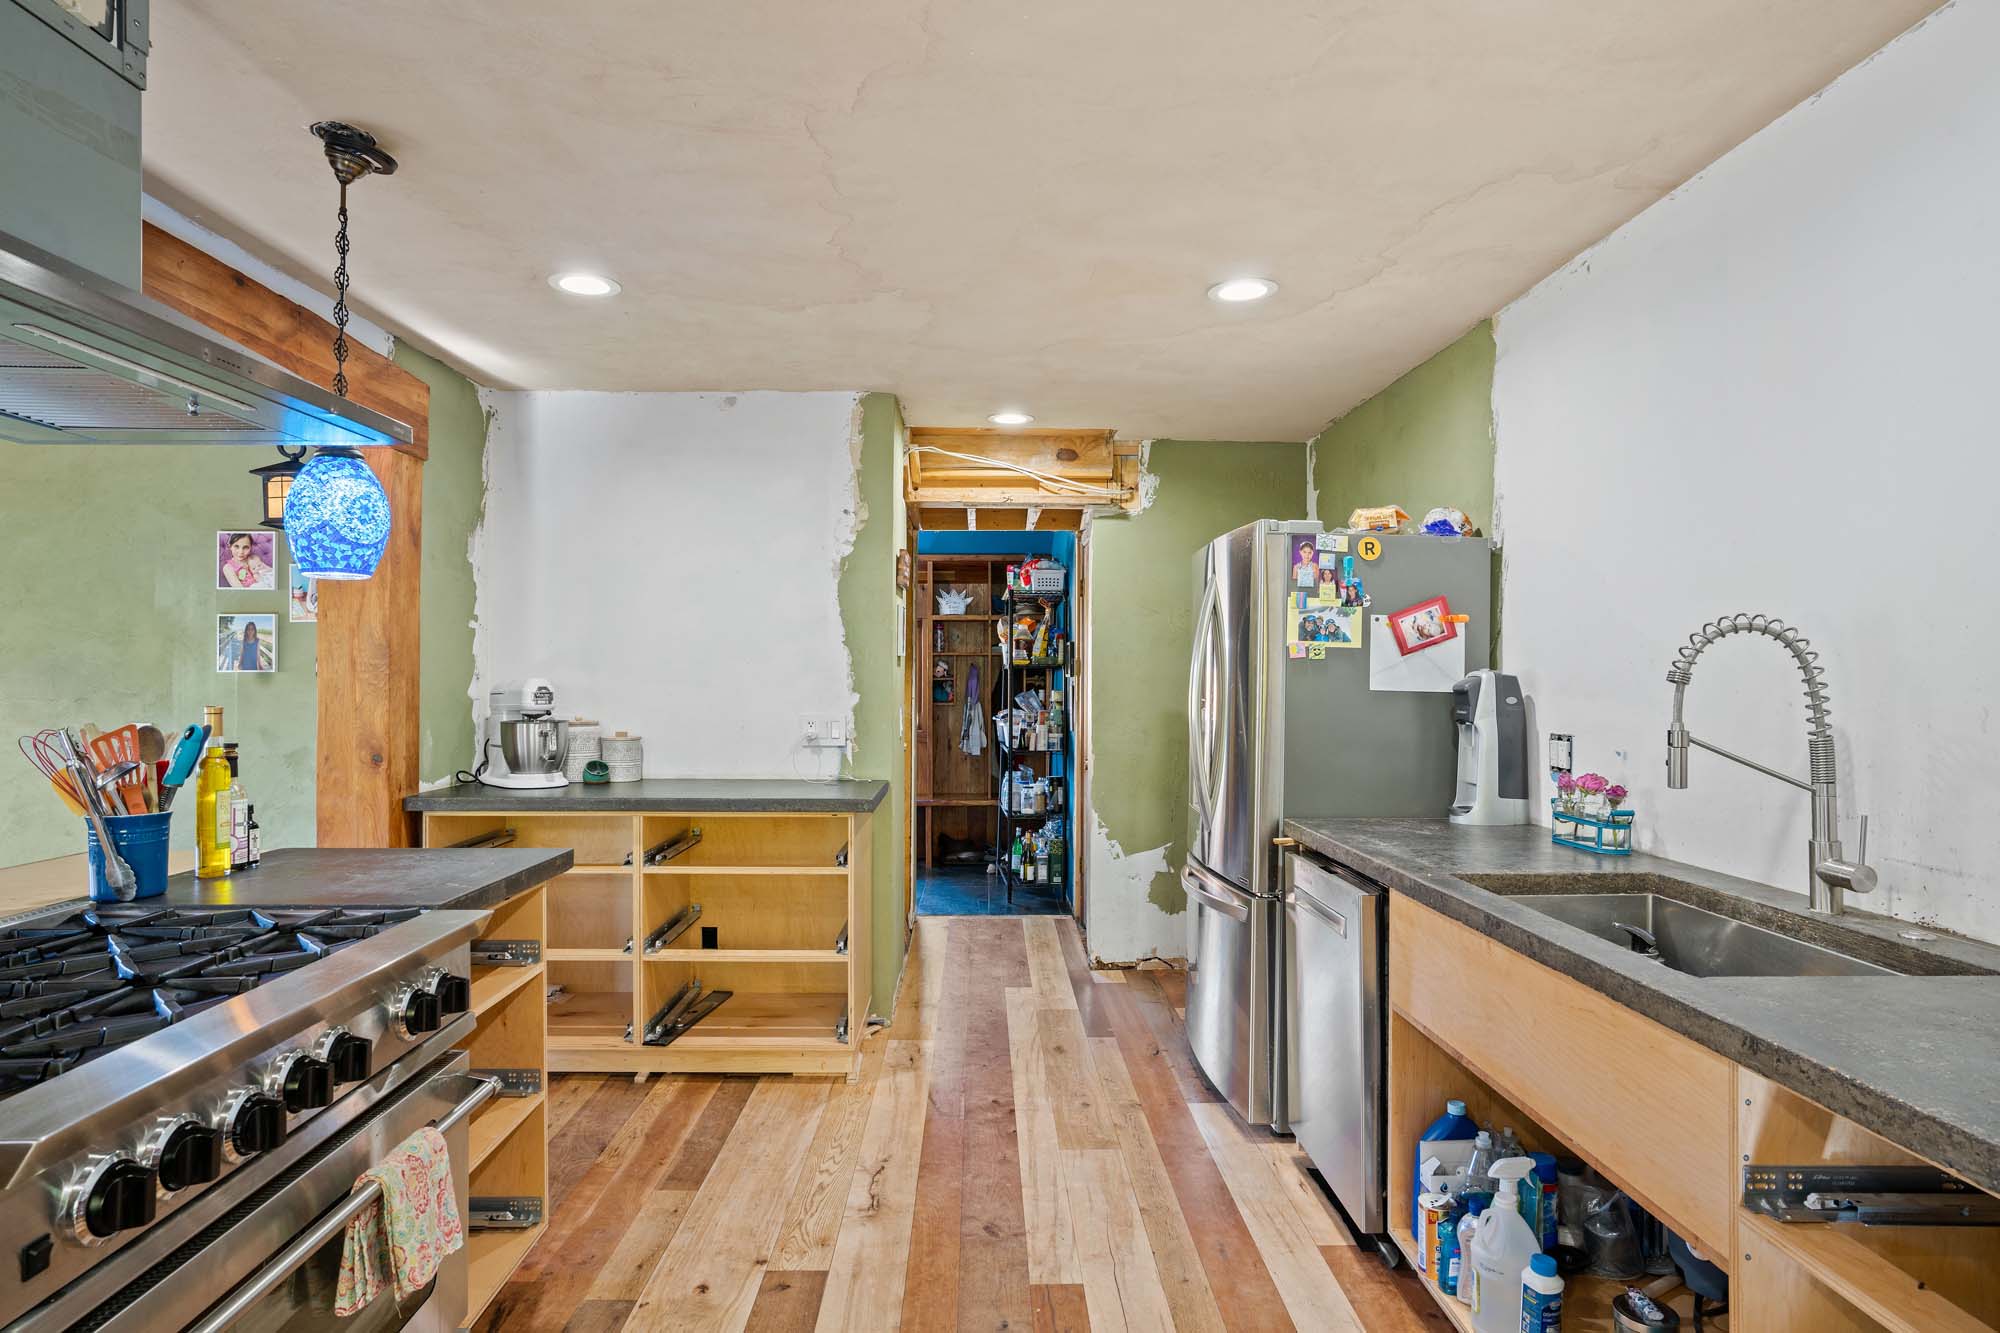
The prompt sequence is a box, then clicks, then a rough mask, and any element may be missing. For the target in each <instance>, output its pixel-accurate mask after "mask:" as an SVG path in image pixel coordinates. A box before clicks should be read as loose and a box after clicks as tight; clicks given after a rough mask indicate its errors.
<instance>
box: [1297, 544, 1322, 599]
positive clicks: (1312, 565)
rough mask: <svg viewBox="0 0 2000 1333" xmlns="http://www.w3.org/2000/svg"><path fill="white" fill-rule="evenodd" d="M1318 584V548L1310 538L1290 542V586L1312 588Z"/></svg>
mask: <svg viewBox="0 0 2000 1333" xmlns="http://www.w3.org/2000/svg"><path fill="white" fill-rule="evenodd" d="M1318 583H1319V547H1318V546H1316V545H1315V544H1314V543H1313V539H1312V538H1310V537H1300V538H1298V539H1296V540H1295V541H1293V542H1292V586H1293V587H1295V588H1312V587H1314V586H1316V585H1317V584H1318Z"/></svg>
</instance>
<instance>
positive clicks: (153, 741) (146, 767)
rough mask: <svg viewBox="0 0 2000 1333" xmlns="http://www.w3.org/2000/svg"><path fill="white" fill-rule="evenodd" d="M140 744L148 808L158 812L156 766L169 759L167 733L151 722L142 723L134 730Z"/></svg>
mask: <svg viewBox="0 0 2000 1333" xmlns="http://www.w3.org/2000/svg"><path fill="white" fill-rule="evenodd" d="M133 733H134V735H136V736H137V738H138V742H139V763H140V764H141V765H142V766H143V767H142V768H141V769H140V773H139V776H140V778H141V780H142V782H143V784H144V787H145V792H146V808H147V809H148V810H153V811H157V810H158V809H159V808H160V773H159V769H158V768H156V767H155V765H157V764H159V763H160V762H161V761H163V760H164V759H166V757H167V733H166V732H164V731H161V730H160V729H159V728H158V727H156V726H154V725H153V724H152V723H150V722H141V723H139V724H138V725H137V726H136V727H134V728H133Z"/></svg>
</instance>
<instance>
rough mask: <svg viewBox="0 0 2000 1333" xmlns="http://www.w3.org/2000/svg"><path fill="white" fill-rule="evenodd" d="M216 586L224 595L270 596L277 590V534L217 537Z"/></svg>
mask: <svg viewBox="0 0 2000 1333" xmlns="http://www.w3.org/2000/svg"><path fill="white" fill-rule="evenodd" d="M215 586H216V588H217V590H219V591H223V592H271V591H273V590H274V589H276V588H277V586H278V534H277V533H275V532H257V531H251V532H218V533H216V534H215Z"/></svg>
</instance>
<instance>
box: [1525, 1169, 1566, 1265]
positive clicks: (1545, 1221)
mask: <svg viewBox="0 0 2000 1333" xmlns="http://www.w3.org/2000/svg"><path fill="white" fill-rule="evenodd" d="M1528 1160H1529V1161H1531V1162H1533V1163H1534V1164H1535V1174H1534V1175H1532V1176H1529V1177H1528V1178H1527V1179H1526V1180H1523V1181H1522V1182H1521V1191H1522V1195H1521V1215H1522V1216H1523V1217H1529V1216H1532V1217H1533V1219H1534V1222H1535V1232H1536V1234H1537V1235H1538V1236H1539V1237H1540V1239H1541V1244H1542V1252H1543V1253H1544V1254H1546V1253H1548V1252H1549V1251H1550V1250H1553V1249H1554V1248H1555V1247H1556V1197H1557V1194H1558V1190H1557V1186H1556V1159H1555V1154H1553V1153H1545V1152H1531V1153H1529V1154H1528ZM1530 1191H1532V1192H1533V1193H1534V1195H1535V1207H1534V1210H1533V1212H1532V1214H1531V1213H1530V1211H1529V1208H1528V1198H1527V1196H1528V1193H1529V1192H1530Z"/></svg>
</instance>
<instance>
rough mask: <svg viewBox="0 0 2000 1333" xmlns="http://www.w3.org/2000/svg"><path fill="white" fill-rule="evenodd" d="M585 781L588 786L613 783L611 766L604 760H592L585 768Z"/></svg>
mask: <svg viewBox="0 0 2000 1333" xmlns="http://www.w3.org/2000/svg"><path fill="white" fill-rule="evenodd" d="M583 780H584V782H585V783H586V784H589V783H597V782H609V781H611V765H609V764H607V763H605V762H604V761H603V760H602V759H592V760H591V761H590V762H588V763H586V764H585V765H584V766H583Z"/></svg>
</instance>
